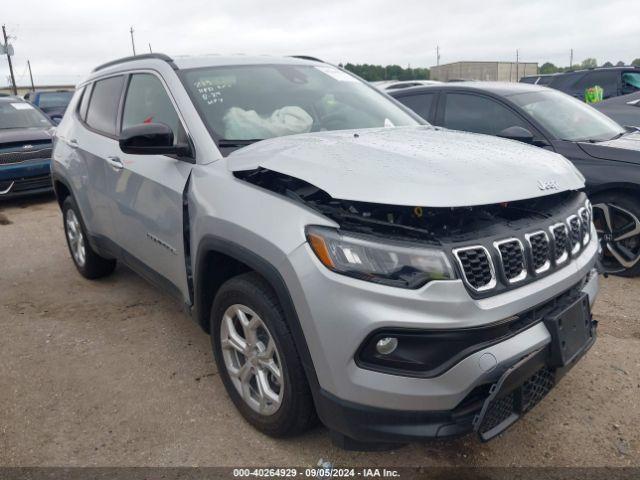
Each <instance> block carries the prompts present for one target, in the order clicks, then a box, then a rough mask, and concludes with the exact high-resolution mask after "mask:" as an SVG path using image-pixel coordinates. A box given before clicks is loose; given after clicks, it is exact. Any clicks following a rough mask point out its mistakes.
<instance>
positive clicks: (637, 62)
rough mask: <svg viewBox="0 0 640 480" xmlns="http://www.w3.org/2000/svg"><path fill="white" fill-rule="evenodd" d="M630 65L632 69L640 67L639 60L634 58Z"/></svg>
mask: <svg viewBox="0 0 640 480" xmlns="http://www.w3.org/2000/svg"><path fill="white" fill-rule="evenodd" d="M631 65H633V66H634V67H640V58H636V59H635V60H634V61H633V62H631Z"/></svg>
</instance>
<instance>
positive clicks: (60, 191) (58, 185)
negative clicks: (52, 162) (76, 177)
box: [52, 174, 73, 208]
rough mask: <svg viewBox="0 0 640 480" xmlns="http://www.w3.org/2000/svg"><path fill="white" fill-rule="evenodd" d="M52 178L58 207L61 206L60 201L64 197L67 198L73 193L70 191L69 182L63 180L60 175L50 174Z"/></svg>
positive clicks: (61, 201)
mask: <svg viewBox="0 0 640 480" xmlns="http://www.w3.org/2000/svg"><path fill="white" fill-rule="evenodd" d="M52 180H53V192H54V194H55V196H56V200H57V201H58V205H59V206H60V208H62V203H63V202H64V199H65V198H67V197H68V196H73V194H72V193H71V188H70V187H69V184H68V183H67V181H66V180H64V179H63V178H62V177H60V176H59V175H55V174H53V175H52Z"/></svg>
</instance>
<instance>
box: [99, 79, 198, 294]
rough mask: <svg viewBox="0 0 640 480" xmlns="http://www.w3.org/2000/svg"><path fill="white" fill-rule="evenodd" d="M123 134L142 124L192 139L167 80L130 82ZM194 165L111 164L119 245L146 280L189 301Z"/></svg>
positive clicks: (139, 158) (159, 158)
mask: <svg viewBox="0 0 640 480" xmlns="http://www.w3.org/2000/svg"><path fill="white" fill-rule="evenodd" d="M121 118H122V121H121V124H122V125H121V130H124V129H126V128H129V127H132V126H134V125H139V124H142V123H164V124H166V125H168V126H169V127H171V129H172V130H173V133H174V141H175V142H176V143H186V141H187V135H186V130H185V128H184V125H183V124H182V121H181V120H180V117H179V115H178V113H177V110H176V107H175V105H174V102H173V101H172V100H171V97H170V96H169V93H168V90H167V89H166V88H165V85H164V83H163V81H162V79H161V78H160V77H159V76H157V75H156V74H153V73H136V74H132V75H130V76H129V78H128V85H127V87H126V93H125V97H124V103H123V108H122V117H121ZM191 169H192V164H191V163H189V162H188V161H184V159H182V160H181V159H177V158H172V157H169V156H165V155H133V154H125V153H123V152H122V151H120V150H119V149H118V154H117V155H116V156H115V158H112V159H111V172H112V175H113V176H114V179H115V181H114V182H113V186H114V190H113V192H111V195H112V196H113V198H114V199H115V203H116V205H115V209H114V211H113V220H114V226H115V236H116V241H117V243H118V244H119V245H120V247H121V248H122V249H123V250H124V252H123V253H124V255H126V256H127V257H128V258H129V260H130V262H131V263H133V264H134V265H133V266H134V267H135V266H137V267H139V268H138V270H139V271H140V273H141V274H142V275H145V274H148V276H150V277H151V280H154V281H160V282H161V283H165V286H167V287H169V289H170V290H172V291H173V293H176V294H177V295H179V296H181V297H182V299H183V300H184V301H185V302H189V301H190V297H189V289H188V284H187V271H186V263H185V245H184V228H183V227H184V224H183V220H184V219H183V194H184V191H185V188H186V185H187V182H188V180H189V175H190V174H191Z"/></svg>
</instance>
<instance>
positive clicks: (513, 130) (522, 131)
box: [498, 125, 533, 144]
mask: <svg viewBox="0 0 640 480" xmlns="http://www.w3.org/2000/svg"><path fill="white" fill-rule="evenodd" d="M498 136H499V137H502V138H508V139H510V140H517V141H518V142H523V143H529V144H531V143H533V133H531V132H530V131H529V130H527V129H526V128H524V127H519V126H517V125H514V126H513V127H508V128H505V129H504V130H502V131H501V132H500V133H498Z"/></svg>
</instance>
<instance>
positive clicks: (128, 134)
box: [118, 123, 191, 157]
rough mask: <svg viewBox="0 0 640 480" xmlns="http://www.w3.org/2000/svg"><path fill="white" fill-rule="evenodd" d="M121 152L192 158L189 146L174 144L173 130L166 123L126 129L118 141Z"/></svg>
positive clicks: (145, 124)
mask: <svg viewBox="0 0 640 480" xmlns="http://www.w3.org/2000/svg"><path fill="white" fill-rule="evenodd" d="M118 143H119V144H120V150H122V151H123V152H124V153H131V154H134V155H177V156H179V157H189V156H191V147H190V146H189V145H187V144H178V145H174V144H173V130H171V128H169V127H168V126H167V125H165V124H164V123H141V124H140V125H134V126H133V127H129V128H125V129H124V130H122V132H121V133H120V138H119V139H118Z"/></svg>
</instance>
